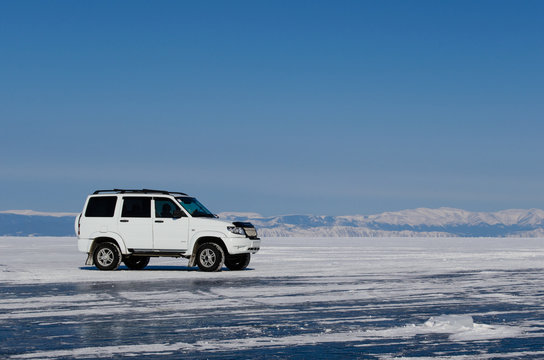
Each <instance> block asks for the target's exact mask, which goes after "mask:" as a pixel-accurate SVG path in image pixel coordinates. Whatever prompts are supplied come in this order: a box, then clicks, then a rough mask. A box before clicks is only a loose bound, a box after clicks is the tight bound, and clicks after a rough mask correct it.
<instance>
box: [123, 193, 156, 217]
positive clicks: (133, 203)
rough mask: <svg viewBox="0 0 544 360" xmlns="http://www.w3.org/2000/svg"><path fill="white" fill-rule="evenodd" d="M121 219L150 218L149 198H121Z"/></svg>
mask: <svg viewBox="0 0 544 360" xmlns="http://www.w3.org/2000/svg"><path fill="white" fill-rule="evenodd" d="M121 217H133V218H148V217H151V198H150V197H136V196H134V197H125V198H123V211H122V213H121Z"/></svg>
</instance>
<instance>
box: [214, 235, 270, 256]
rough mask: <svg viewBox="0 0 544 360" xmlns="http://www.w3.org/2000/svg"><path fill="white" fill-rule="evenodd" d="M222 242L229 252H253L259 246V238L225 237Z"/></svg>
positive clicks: (257, 249)
mask: <svg viewBox="0 0 544 360" xmlns="http://www.w3.org/2000/svg"><path fill="white" fill-rule="evenodd" d="M223 242H224V243H225V246H226V247H227V250H228V252H229V254H231V255H234V254H247V253H250V254H255V253H256V252H257V251H259V250H260V248H261V239H250V238H247V237H226V238H223Z"/></svg>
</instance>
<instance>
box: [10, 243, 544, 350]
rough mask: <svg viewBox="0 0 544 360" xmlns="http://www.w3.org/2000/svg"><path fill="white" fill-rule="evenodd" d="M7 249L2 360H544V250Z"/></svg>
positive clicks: (425, 246)
mask: <svg viewBox="0 0 544 360" xmlns="http://www.w3.org/2000/svg"><path fill="white" fill-rule="evenodd" d="M85 257H86V256H85V255H84V254H81V253H78V252H77V249H76V240H75V239H74V238H31V237H30V238H17V237H3V238H0V291H1V297H0V358H8V359H47V358H67V359H68V358H83V359H85V358H100V357H104V358H110V357H115V358H124V357H137V358H149V359H153V358H186V359H191V358H196V359H201V358H210V359H214V358H218V359H219V358H221V359H224V358H232V359H234V358H238V359H239V358H252V359H255V358H257V359H258V358H263V359H264V358H266V359H270V358H278V359H280V358H310V357H311V358H316V359H325V358H326V359H330V358H365V359H391V358H409V359H414V358H416V359H428V358H440V359H497V358H506V359H511V358H524V359H541V358H543V357H544V276H543V275H544V239H514V238H511V239H499V238H494V239H467V238H453V239H443V238H440V239H438V238H423V239H415V238H398V239H388V238H363V239H361V238H349V239H338V238H327V239H308V238H306V239H295V238H278V239H264V240H263V244H262V250H261V251H260V252H259V253H258V254H256V255H254V256H253V258H252V262H251V264H250V266H249V268H248V269H247V270H245V271H240V272H232V271H228V270H225V271H223V272H220V273H202V272H199V271H196V268H187V267H186V264H187V260H183V259H170V258H161V259H152V260H151V263H150V265H149V266H148V268H146V269H145V270H142V271H131V270H126V268H125V267H121V270H119V271H115V272H102V271H98V270H96V269H95V268H94V267H89V266H85V265H84V261H85Z"/></svg>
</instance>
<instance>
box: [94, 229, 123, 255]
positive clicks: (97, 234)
mask: <svg viewBox="0 0 544 360" xmlns="http://www.w3.org/2000/svg"><path fill="white" fill-rule="evenodd" d="M90 238H91V239H93V244H92V245H91V253H92V250H93V249H94V246H95V241H96V240H97V239H100V238H110V239H112V240H115V242H116V243H117V246H118V247H119V249H120V250H121V254H123V255H126V254H128V249H127V246H126V245H125V242H124V241H123V238H122V237H121V236H120V235H119V234H117V233H114V232H99V231H96V232H94V233H92V234H91V236H90Z"/></svg>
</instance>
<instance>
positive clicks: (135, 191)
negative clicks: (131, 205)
mask: <svg viewBox="0 0 544 360" xmlns="http://www.w3.org/2000/svg"><path fill="white" fill-rule="evenodd" d="M106 192H114V193H117V194H126V193H132V194H178V195H184V196H187V194H185V193H182V192H175V191H166V190H151V189H112V190H96V191H95V192H93V195H96V194H100V193H106Z"/></svg>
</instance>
